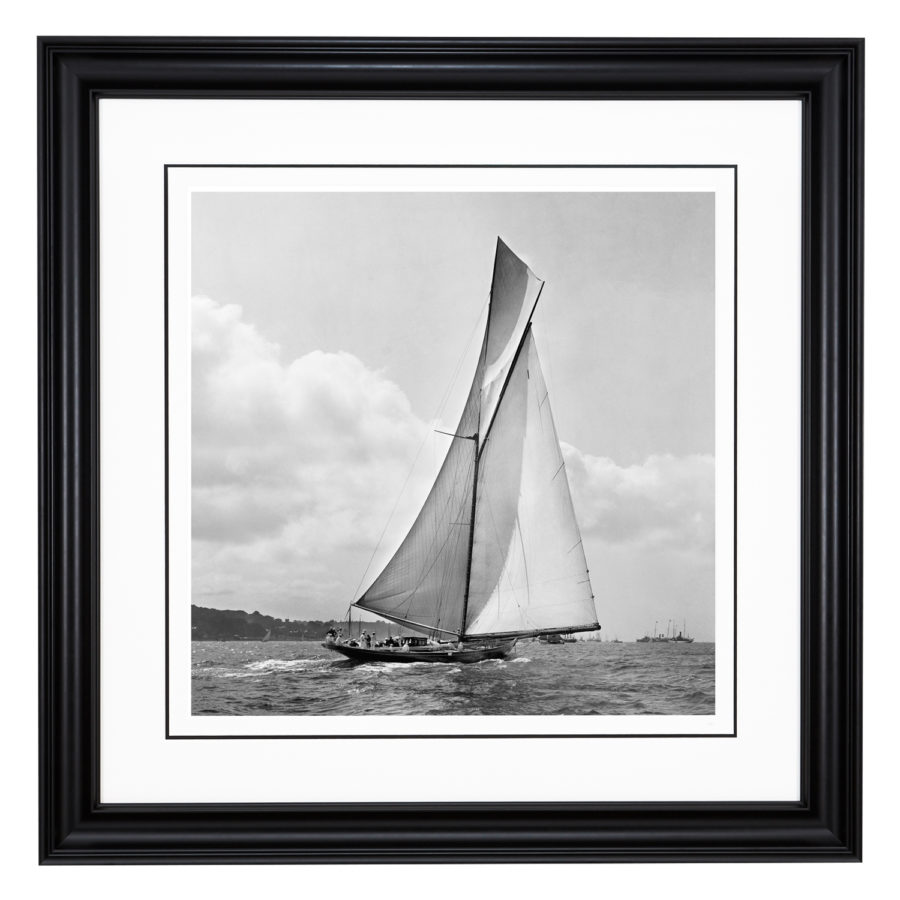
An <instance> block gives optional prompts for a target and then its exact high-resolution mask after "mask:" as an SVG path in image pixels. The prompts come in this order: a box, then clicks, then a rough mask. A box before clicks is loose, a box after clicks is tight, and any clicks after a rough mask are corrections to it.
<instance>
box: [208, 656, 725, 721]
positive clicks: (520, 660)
mask: <svg viewBox="0 0 900 900" xmlns="http://www.w3.org/2000/svg"><path fill="white" fill-rule="evenodd" d="M191 675H192V677H191V685H192V710H193V714H194V715H228V716H264V715H279V716H289V715H297V716H310V715H367V714H368V715H408V716H421V715H482V716H508V715H521V716H528V715H541V716H546V715H592V714H593V715H712V714H713V713H714V712H715V645H714V644H712V643H696V642H695V643H693V644H687V643H667V644H665V643H651V644H637V643H621V644H615V643H611V642H600V641H577V642H576V643H572V644H541V643H538V642H531V641H527V642H521V641H520V642H519V643H518V644H517V646H516V649H515V651H514V652H513V654H511V655H510V656H509V657H507V658H506V659H502V660H486V661H484V662H480V663H474V664H469V665H454V664H452V663H450V664H447V663H443V664H442V663H393V662H391V663H364V664H361V665H360V664H354V663H352V662H350V661H349V660H346V659H344V658H343V657H340V656H338V655H337V654H335V653H333V652H330V651H328V650H326V649H325V648H324V647H322V645H321V643H320V642H317V641H316V642H313V641H269V642H262V641H195V642H194V643H193V644H192V673H191Z"/></svg>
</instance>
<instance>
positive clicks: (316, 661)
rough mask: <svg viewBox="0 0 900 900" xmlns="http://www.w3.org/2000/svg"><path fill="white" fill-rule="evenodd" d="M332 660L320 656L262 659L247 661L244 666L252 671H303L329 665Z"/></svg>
mask: <svg viewBox="0 0 900 900" xmlns="http://www.w3.org/2000/svg"><path fill="white" fill-rule="evenodd" d="M330 662H331V660H330V659H321V658H319V657H315V658H313V659H261V660H257V661H256V662H251V663H247V664H246V665H245V666H244V668H245V669H250V670H251V671H252V672H303V671H305V670H307V669H316V668H321V667H322V666H327V665H328V664H329V663H330Z"/></svg>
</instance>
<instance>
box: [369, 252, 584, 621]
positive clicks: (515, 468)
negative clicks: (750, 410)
mask: <svg viewBox="0 0 900 900" xmlns="http://www.w3.org/2000/svg"><path fill="white" fill-rule="evenodd" d="M542 287H543V282H542V281H541V280H540V279H539V278H537V276H535V274H534V273H533V272H532V271H531V270H530V269H529V268H528V266H526V265H525V263H524V262H522V260H520V259H519V258H518V257H517V256H516V255H515V254H514V253H513V252H512V251H511V250H510V249H509V248H508V247H507V246H506V244H504V243H503V241H502V240H500V239H498V240H497V252H496V256H495V259H494V273H493V280H492V285H491V300H490V307H489V312H488V321H487V325H486V327H485V335H484V340H483V342H482V348H481V354H480V356H479V362H478V366H477V368H476V372H475V378H474V380H473V382H472V387H471V389H470V390H469V394H468V398H467V400H466V404H465V408H464V409H463V413H462V416H461V417H460V420H459V424H458V426H457V428H456V432H455V434H456V437H455V438H454V440H453V442H452V444H451V446H450V449H449V451H448V453H447V456H446V458H445V460H444V463H443V465H442V467H441V470H440V472H439V473H438V476H437V479H436V480H435V483H434V485H433V487H432V489H431V492H430V493H429V495H428V498H427V499H426V501H425V504H424V505H423V507H422V510H421V511H420V512H419V515H418V516H417V517H416V520H415V522H414V523H413V526H412V528H411V529H410V531H409V533H408V534H407V536H406V538H405V539H404V540H403V542H402V543H401V545H400V547H399V548H398V550H397V552H396V553H395V554H394V556H393V557H392V558H391V559H390V561H389V562H388V564H387V565H386V566H385V568H384V570H383V571H382V572H381V574H380V575H379V576H378V577H377V578H376V579H375V581H374V582H373V583H372V584H371V586H370V587H369V589H368V590H367V591H365V593H364V594H363V595H362V596H361V597H360V598H359V599H358V600H357V601H356V603H355V604H354V605H355V606H357V607H360V608H362V609H366V610H370V611H371V612H375V613H378V614H380V615H382V616H384V617H385V618H387V619H391V620H393V621H395V622H399V623H401V624H406V625H409V626H411V627H413V628H416V629H418V630H420V631H425V632H427V633H431V634H443V635H445V636H446V635H452V636H460V637H462V636H465V637H472V638H475V637H488V636H490V637H495V636H498V635H505V636H506V635H508V636H513V635H518V636H526V635H534V634H546V633H550V632H561V631H589V630H593V629H596V628H599V624H598V623H597V618H596V611H595V609H594V601H593V594H592V591H591V584H590V577H589V575H588V569H587V562H586V559H585V555H584V549H583V547H582V543H581V535H580V533H579V530H578V523H577V521H576V519H575V511H574V508H573V506H572V498H571V495H570V493H569V484H568V479H567V478H566V472H565V464H564V461H563V457H562V453H561V451H560V447H559V440H558V439H557V435H556V427H555V425H554V422H553V416H552V413H551V411H550V400H549V397H548V393H547V387H546V383H545V381H544V376H543V373H542V371H541V365H540V361H539V359H538V354H537V347H536V346H535V343H534V338H533V336H532V334H531V316H532V314H533V312H534V309H535V306H536V305H537V301H538V297H539V296H540V292H541V288H542Z"/></svg>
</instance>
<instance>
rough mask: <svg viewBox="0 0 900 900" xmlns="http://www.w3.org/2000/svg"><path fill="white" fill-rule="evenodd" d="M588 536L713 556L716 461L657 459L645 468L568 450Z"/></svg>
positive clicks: (571, 477) (652, 458)
mask: <svg viewBox="0 0 900 900" xmlns="http://www.w3.org/2000/svg"><path fill="white" fill-rule="evenodd" d="M562 449H563V455H564V456H565V460H566V471H567V472H568V475H569V483H570V485H571V488H572V496H573V502H574V503H575V508H576V511H577V513H578V518H579V522H580V524H581V528H582V532H583V533H584V534H585V535H586V536H587V535H590V536H594V537H596V538H599V539H602V540H604V541H606V542H607V543H610V544H632V545H642V546H645V547H647V548H657V549H663V548H664V549H667V550H679V551H685V552H689V553H697V554H703V555H709V556H712V552H713V549H714V541H715V477H716V470H715V459H714V457H713V456H711V455H699V454H698V455H690V456H671V455H664V454H660V455H653V456H649V457H647V459H646V460H644V462H643V463H641V464H639V465H631V466H620V465H617V464H616V463H615V462H614V461H613V460H611V459H607V458H605V457H600V456H591V455H590V454H587V453H582V452H581V451H580V450H578V449H577V448H576V447H572V446H571V445H569V444H565V443H563V444H562Z"/></svg>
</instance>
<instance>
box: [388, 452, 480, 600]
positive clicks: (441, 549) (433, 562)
mask: <svg viewBox="0 0 900 900" xmlns="http://www.w3.org/2000/svg"><path fill="white" fill-rule="evenodd" d="M473 465H474V463H473ZM464 499H465V498H464ZM452 500H453V497H452V496H451V497H448V498H447V502H446V503H445V508H446V506H449V504H450V502H451V501H452ZM454 531H455V529H453V528H448V529H447V535H446V537H445V538H444V540H443V541H442V542H441V546H440V547H439V548H438V551H437V553H435V554H434V557H433V558H432V560H431V565H429V566H428V568H427V569H426V570H425V571H424V572H422V574H421V575H420V576H419V580H418V581H417V582H416V586H415V587H414V588H413V589H412V590H411V591H410V593H409V596H408V597H407V598H406V600H405V601H402V602H401V603H399V604H397V606H395V607H393V608H392V609H391V612H394V611H395V610H397V609H399V608H400V607H401V606H402V605H403V603H404V602H405V603H410V604H411V603H412V600H413V597H415V595H416V592H417V591H418V590H419V588H420V587H422V583H423V582H424V581H425V579H426V578H427V577H428V575H430V574H431V570H432V569H433V568H434V567H435V565H436V564H437V561H438V560H439V559H440V558H441V554H443V552H444V548H445V547H446V546H447V542H448V541H449V540H450V538H451V537H453V533H454ZM436 540H437V533H436V532H435V535H434V537H433V538H432V540H431V542H430V543H429V545H428V550H427V551H426V552H430V550H431V546H432V545H433V544H434V542H435V541H436Z"/></svg>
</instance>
